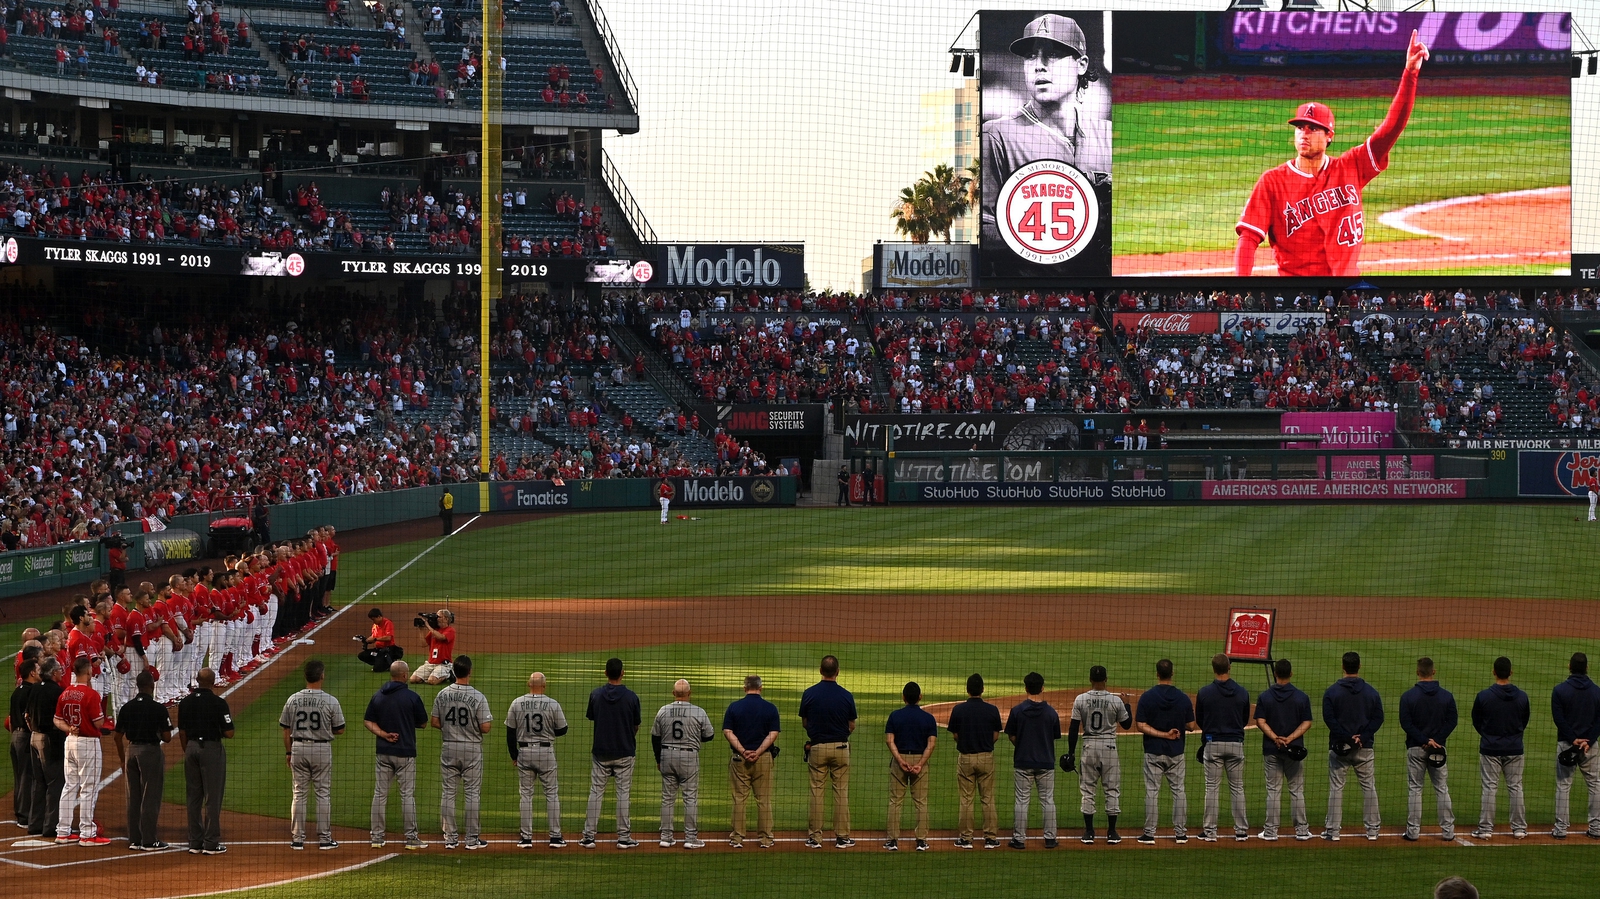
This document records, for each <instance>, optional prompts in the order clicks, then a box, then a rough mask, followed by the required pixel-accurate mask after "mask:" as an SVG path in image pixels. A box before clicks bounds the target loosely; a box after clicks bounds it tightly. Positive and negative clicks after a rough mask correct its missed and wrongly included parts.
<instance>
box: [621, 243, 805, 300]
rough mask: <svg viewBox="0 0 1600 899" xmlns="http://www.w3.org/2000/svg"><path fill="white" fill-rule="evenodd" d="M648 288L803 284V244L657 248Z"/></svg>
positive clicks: (788, 286)
mask: <svg viewBox="0 0 1600 899" xmlns="http://www.w3.org/2000/svg"><path fill="white" fill-rule="evenodd" d="M656 249H657V254H658V255H657V258H658V262H657V264H656V267H655V273H654V277H653V278H651V279H650V286H651V287H704V288H710V289H716V288H722V287H727V288H739V287H753V288H774V287H776V288H785V289H792V290H800V289H802V288H804V287H805V283H806V249H805V245H804V244H796V245H786V246H773V245H769V244H720V243H715V244H713V243H698V244H697V243H669V244H657V246H656Z"/></svg>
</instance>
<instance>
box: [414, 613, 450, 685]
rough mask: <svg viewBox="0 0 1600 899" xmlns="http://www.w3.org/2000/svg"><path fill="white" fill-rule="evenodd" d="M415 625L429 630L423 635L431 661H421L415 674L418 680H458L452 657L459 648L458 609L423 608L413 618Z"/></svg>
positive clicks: (421, 681) (416, 680) (437, 681)
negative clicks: (434, 609) (457, 635)
mask: <svg viewBox="0 0 1600 899" xmlns="http://www.w3.org/2000/svg"><path fill="white" fill-rule="evenodd" d="M411 623H412V625H414V626H416V627H417V628H418V629H420V630H423V631H425V633H424V634H423V635H422V638H423V639H424V640H426V641H427V643H428V661H427V662H425V663H423V664H421V665H418V666H417V670H416V671H414V672H412V674H411V682H412V683H414V684H447V683H450V682H451V681H454V680H455V672H454V671H452V670H451V668H450V660H451V659H452V658H454V657H455V652H456V628H455V623H456V613H454V612H452V611H450V610H449V609H440V610H439V611H437V612H423V613H422V614H420V615H418V616H417V617H416V618H413V619H412V620H411Z"/></svg>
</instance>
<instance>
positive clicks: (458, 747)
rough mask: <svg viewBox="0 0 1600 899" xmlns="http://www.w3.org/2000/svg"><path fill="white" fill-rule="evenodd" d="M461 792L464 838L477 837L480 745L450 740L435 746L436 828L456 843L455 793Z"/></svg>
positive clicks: (451, 841) (450, 841)
mask: <svg viewBox="0 0 1600 899" xmlns="http://www.w3.org/2000/svg"><path fill="white" fill-rule="evenodd" d="M458 791H459V792H463V793H465V794H466V795H465V797H464V799H465V802H464V804H465V805H466V807H467V809H466V811H467V828H466V829H467V833H466V837H467V841H468V842H471V841H472V840H476V839H477V838H478V802H479V797H480V796H481V795H482V793H483V744H482V743H466V742H461V741H452V742H449V743H444V744H442V745H441V746H440V747H439V829H440V830H442V831H443V832H444V841H445V842H446V843H454V842H456V840H457V838H458V836H459V833H458V831H457V830H456V793H457V792H458Z"/></svg>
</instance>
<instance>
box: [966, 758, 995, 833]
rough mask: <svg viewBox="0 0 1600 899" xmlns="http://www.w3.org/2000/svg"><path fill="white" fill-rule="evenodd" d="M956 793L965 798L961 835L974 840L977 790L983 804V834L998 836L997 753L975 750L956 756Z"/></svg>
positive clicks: (979, 799)
mask: <svg viewBox="0 0 1600 899" xmlns="http://www.w3.org/2000/svg"><path fill="white" fill-rule="evenodd" d="M956 793H957V794H958V795H959V796H960V797H961V805H960V810H959V811H958V812H957V813H956V814H957V826H958V827H959V828H960V829H961V838H962V839H964V840H970V839H972V798H973V793H977V795H978V801H980V802H982V803H983V835H984V837H985V838H987V839H991V840H993V839H997V838H998V835H999V833H1000V817H999V814H998V813H997V812H996V811H995V806H994V753H992V752H971V753H967V754H966V755H962V756H958V757H957V759H956Z"/></svg>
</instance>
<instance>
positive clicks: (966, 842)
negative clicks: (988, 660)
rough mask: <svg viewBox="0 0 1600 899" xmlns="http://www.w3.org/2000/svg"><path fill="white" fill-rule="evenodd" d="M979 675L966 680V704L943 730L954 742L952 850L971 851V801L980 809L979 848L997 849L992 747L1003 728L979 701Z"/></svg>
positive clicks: (993, 710)
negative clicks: (954, 770) (954, 780)
mask: <svg viewBox="0 0 1600 899" xmlns="http://www.w3.org/2000/svg"><path fill="white" fill-rule="evenodd" d="M982 697H983V675H981V674H976V673H974V674H972V675H970V676H968V677H967V701H966V702H963V703H961V704H960V705H957V706H956V707H955V708H953V709H951V710H950V723H949V724H947V725H945V729H946V730H948V731H950V733H951V734H953V735H954V736H955V738H956V795H957V797H958V800H957V801H958V802H959V810H958V811H957V812H956V827H957V829H958V832H957V834H956V843H955V845H956V848H957V849H971V848H972V801H973V794H974V793H976V794H977V798H978V801H979V802H980V803H981V804H982V805H983V848H985V849H999V848H1000V822H999V819H998V815H997V814H996V812H995V805H994V744H995V741H996V740H998V739H1000V732H1001V731H1002V730H1004V729H1005V726H1004V725H1003V724H1001V723H1000V710H999V709H998V708H995V706H994V704H993V703H988V702H984V701H983V698H982Z"/></svg>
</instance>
